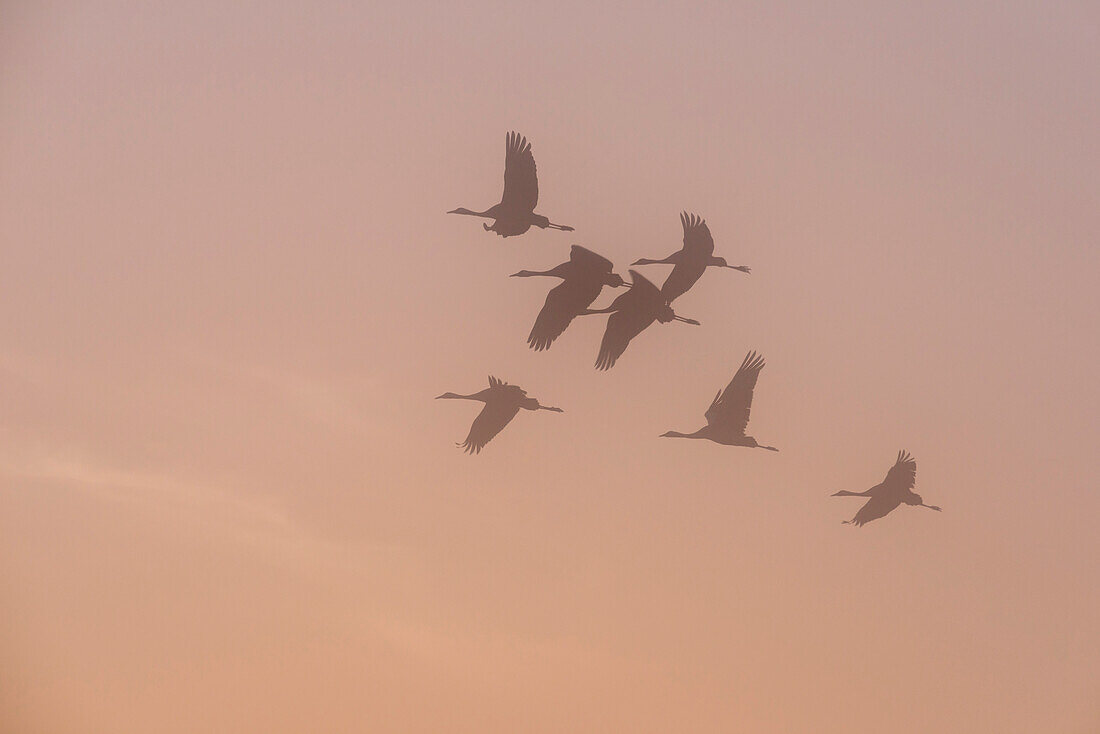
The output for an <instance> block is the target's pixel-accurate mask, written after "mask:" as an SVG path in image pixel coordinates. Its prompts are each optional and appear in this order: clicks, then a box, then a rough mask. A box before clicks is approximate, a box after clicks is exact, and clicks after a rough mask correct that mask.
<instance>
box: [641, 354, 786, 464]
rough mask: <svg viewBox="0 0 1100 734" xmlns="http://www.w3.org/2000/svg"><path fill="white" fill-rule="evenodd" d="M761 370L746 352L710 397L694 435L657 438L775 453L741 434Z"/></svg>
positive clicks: (754, 357) (758, 362)
mask: <svg viewBox="0 0 1100 734" xmlns="http://www.w3.org/2000/svg"><path fill="white" fill-rule="evenodd" d="M762 369H764V358H763V357H761V356H760V355H758V354H757V353H756V352H749V353H748V356H746V357H745V360H744V361H743V362H742V363H741V367H739V368H738V370H737V374H735V375H734V376H733V379H732V380H730V384H728V385H726V389H725V390H719V391H718V394H717V395H715V396H714V400H712V401H711V403H710V407H709V408H707V412H706V413H705V414H704V415H705V417H706V419H707V424H706V425H705V426H703V427H702V428H700V429H699V430H698V431H696V432H695V433H680V432H679V431H668V432H667V433H662V434H661V438H705V439H708V440H710V441H714V442H715V443H720V444H723V445H725V446H748V447H749V448H754V449H757V448H758V449H767V450H768V451H778V450H779V449H777V448H776V447H774V446H764V445H762V444H760V443H757V441H756V439H755V438H753V437H752V436H746V435H745V429H746V428H747V427H748V425H749V410H750V409H751V408H752V391H753V389H754V388H755V387H756V379H757V378H758V377H759V376H760V370H762Z"/></svg>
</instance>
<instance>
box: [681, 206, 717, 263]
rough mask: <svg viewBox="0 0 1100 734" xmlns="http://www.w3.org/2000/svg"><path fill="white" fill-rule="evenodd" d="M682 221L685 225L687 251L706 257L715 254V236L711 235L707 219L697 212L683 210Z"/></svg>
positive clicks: (696, 255) (685, 249)
mask: <svg viewBox="0 0 1100 734" xmlns="http://www.w3.org/2000/svg"><path fill="white" fill-rule="evenodd" d="M680 223H681V224H682V225H683V227H684V252H685V253H691V254H692V255H694V256H695V257H700V256H702V257H704V258H709V257H710V256H711V255H712V254H714V238H713V237H711V235H710V228H709V227H708V226H707V222H706V220H705V219H703V218H702V217H700V216H698V215H696V214H688V213H687V212H681V213H680Z"/></svg>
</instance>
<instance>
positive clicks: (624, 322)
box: [596, 311, 654, 370]
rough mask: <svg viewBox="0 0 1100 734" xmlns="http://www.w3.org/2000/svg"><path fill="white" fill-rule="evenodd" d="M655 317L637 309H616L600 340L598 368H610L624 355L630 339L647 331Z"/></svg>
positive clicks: (597, 357)
mask: <svg viewBox="0 0 1100 734" xmlns="http://www.w3.org/2000/svg"><path fill="white" fill-rule="evenodd" d="M653 320H654V319H653V317H652V316H650V317H645V316H644V315H643V314H640V313H638V312H637V311H616V312H615V313H613V314H611V316H610V317H609V318H608V319H607V328H606V329H605V330H604V332H603V339H602V340H601V341H600V353H599V354H598V355H597V356H596V369H598V370H609V369H611V368H612V367H614V366H615V363H616V362H617V361H619V357H621V356H623V352H625V351H626V347H627V345H628V344H630V340H631V339H633V338H634V337H636V336H638V334H641V333H642V332H643V331H645V329H646V327H647V326H649V325H650V324H652V323H653Z"/></svg>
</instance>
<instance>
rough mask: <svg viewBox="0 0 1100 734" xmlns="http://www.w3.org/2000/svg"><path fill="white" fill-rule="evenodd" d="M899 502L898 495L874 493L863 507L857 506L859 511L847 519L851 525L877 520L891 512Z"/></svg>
mask: <svg viewBox="0 0 1100 734" xmlns="http://www.w3.org/2000/svg"><path fill="white" fill-rule="evenodd" d="M900 504H901V498H900V497H893V496H889V495H885V494H882V495H875V496H874V497H872V498H871V499H869V500H867V502H865V503H864V505H863V507H861V508H859V512H857V513H856V516H855V517H853V518H852V519H851V520H849V521H848V523H849V524H851V525H856V526H857V527H858V526H861V525H866V524H867V523H869V522H871V521H872V520H877V519H879V518H880V517H885V516H886V515H889V514H890V513H891V512H893V511H894V510H895V509H896V508H897V506H898V505H900Z"/></svg>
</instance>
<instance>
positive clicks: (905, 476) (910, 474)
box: [882, 451, 917, 490]
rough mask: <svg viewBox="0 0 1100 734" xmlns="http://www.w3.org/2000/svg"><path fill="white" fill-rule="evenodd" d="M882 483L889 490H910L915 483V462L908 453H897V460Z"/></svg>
mask: <svg viewBox="0 0 1100 734" xmlns="http://www.w3.org/2000/svg"><path fill="white" fill-rule="evenodd" d="M882 483H883V485H884V486H886V487H889V488H890V489H891V490H905V489H912V488H913V487H914V486H915V485H916V483H917V460H916V459H914V458H913V457H912V455H911V454H910V453H909V452H908V451H899V452H898V460H897V461H896V462H895V463H894V465H893V466H892V467H890V471H888V472H887V473H886V478H885V479H883V480H882Z"/></svg>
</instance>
